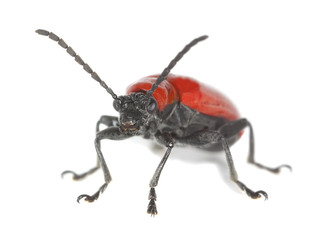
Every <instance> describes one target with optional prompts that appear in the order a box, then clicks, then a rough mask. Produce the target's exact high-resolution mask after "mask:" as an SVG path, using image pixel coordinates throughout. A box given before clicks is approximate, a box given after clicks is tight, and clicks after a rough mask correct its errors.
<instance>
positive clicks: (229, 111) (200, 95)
mask: <svg viewBox="0 0 317 240" xmlns="http://www.w3.org/2000/svg"><path fill="white" fill-rule="evenodd" d="M158 76H159V75H151V76H148V77H145V78H142V79H140V80H139V81H138V82H136V83H134V84H132V85H130V86H129V87H128V89H127V94H129V93H132V92H138V91H148V90H150V88H151V86H152V84H153V83H154V82H155V80H156V79H157V77H158ZM153 97H154V98H155V99H156V101H157V104H158V109H159V110H160V111H162V110H163V109H164V108H165V106H166V105H168V104H171V103H173V102H175V101H180V102H181V103H182V104H184V105H186V106H188V107H190V108H191V109H195V110H197V111H198V112H200V113H204V114H206V115H209V116H214V117H223V118H225V119H227V120H229V121H233V120H236V119H239V118H240V115H239V112H238V110H237V109H236V107H235V106H234V104H233V103H232V102H231V101H230V100H229V99H228V98H227V97H226V96H224V95H223V94H221V93H220V92H218V91H217V90H215V89H213V88H211V87H208V86H206V85H204V84H202V83H199V82H198V81H196V80H194V79H193V78H190V77H184V76H177V75H173V74H169V75H168V76H167V81H163V82H162V83H161V84H160V85H159V87H158V88H157V89H156V90H155V91H154V93H153Z"/></svg>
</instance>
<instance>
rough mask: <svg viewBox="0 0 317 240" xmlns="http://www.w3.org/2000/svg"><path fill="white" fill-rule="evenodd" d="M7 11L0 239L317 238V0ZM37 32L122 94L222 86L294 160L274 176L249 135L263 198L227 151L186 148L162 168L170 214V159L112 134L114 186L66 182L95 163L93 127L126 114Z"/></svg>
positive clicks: (272, 160) (15, 7) (108, 146)
mask: <svg viewBox="0 0 317 240" xmlns="http://www.w3.org/2000/svg"><path fill="white" fill-rule="evenodd" d="M6 2H7V3H4V2H2V3H1V6H0V24H1V39H0V43H1V44H0V50H1V55H0V66H1V71H0V84H1V85H0V104H1V105H0V106H1V118H0V119H1V120H0V121H1V122H0V123H1V124H0V146H1V149H0V163H1V167H0V171H1V174H0V221H1V225H0V226H1V230H0V238H1V239H22V238H23V239H143V238H147V239H232V238H235V239H242V238H243V239H287V238H290V237H292V238H293V239H316V235H317V234H316V231H315V226H316V223H315V216H316V214H317V211H316V201H317V197H316V177H315V176H316V174H315V173H316V165H317V164H316V162H317V154H316V151H315V149H316V147H315V141H316V132H317V130H316V129H317V127H316V120H317V118H316V107H315V103H316V100H317V97H316V95H315V94H316V86H315V83H316V80H317V79H316V78H317V72H316V66H317V33H316V31H317V30H316V29H317V28H316V25H317V14H316V12H317V8H316V6H315V5H314V1H276V0H274V1H270V0H268V1H201V0H196V1H184V0H183V1H165V0H160V1H57V0H56V1H32V0H29V1H10V3H8V2H9V1H6ZM37 28H44V29H47V30H50V31H53V32H54V33H56V34H57V35H59V36H60V37H63V38H64V40H65V41H66V42H67V43H68V44H69V45H71V46H72V47H73V48H74V50H75V51H77V52H78V53H79V54H80V56H81V57H82V58H83V59H84V60H85V61H86V62H88V63H89V64H90V66H91V67H92V68H93V69H94V70H95V71H97V72H98V74H99V75H100V76H101V77H102V78H103V79H104V80H105V81H106V83H107V84H108V85H109V86H111V87H112V89H113V90H114V91H115V92H116V93H117V94H119V95H121V94H124V93H125V89H126V86H128V85H129V84H131V83H132V82H134V81H136V80H138V79H139V78H141V77H144V76H146V75H149V74H154V73H160V72H161V71H162V70H163V68H164V67H166V66H167V64H168V63H169V61H170V60H171V59H172V58H173V57H174V56H175V55H176V53H177V52H178V51H180V50H181V49H182V48H183V46H184V45H185V44H187V43H188V42H189V41H191V40H192V39H193V38H195V37H198V36H200V35H203V34H208V35H209V39H208V40H206V41H204V42H202V43H199V44H198V45H197V46H195V47H194V48H193V49H192V50H191V51H190V52H189V53H188V54H187V55H186V56H185V57H184V58H183V59H182V60H181V62H179V64H177V66H176V67H175V69H174V70H173V71H172V72H173V73H175V74H182V75H188V76H192V77H195V78H196V79H198V80H200V81H201V82H204V83H206V84H209V85H212V86H214V87H216V88H218V89H219V90H221V91H222V92H223V93H225V94H226V95H227V96H229V97H230V98H231V99H232V100H233V101H234V102H235V104H236V105H237V106H238V108H239V110H240V112H241V115H242V116H244V117H247V118H248V119H249V120H250V121H251V122H252V123H253V127H254V131H255V138H256V159H257V161H259V162H262V163H265V164H267V165H269V166H277V165H279V164H283V163H287V164H290V165H292V166H293V172H292V173H290V172H289V171H287V170H285V171H283V172H282V173H281V174H280V175H273V174H271V173H268V172H266V171H263V170H260V169H257V168H255V167H253V166H250V165H248V164H247V163H246V156H247V151H248V150H247V149H248V131H247V130H246V132H245V134H244V135H243V137H242V139H241V140H240V141H239V142H238V143H237V144H235V145H234V146H233V147H232V148H231V150H232V154H233V158H234V161H235V164H236V168H237V171H238V173H239V177H240V180H241V181H243V182H245V183H246V184H247V185H248V186H249V187H250V188H251V189H254V190H265V191H267V193H268V194H269V200H268V201H264V200H263V199H259V200H251V199H249V198H248V197H247V196H246V195H245V193H243V192H241V191H240V190H239V189H238V188H237V186H236V185H235V184H233V183H232V182H230V180H229V176H228V171H227V166H226V163H225V159H224V155H223V154H212V153H206V152H200V151H198V150H195V149H182V148H180V149H175V150H173V152H172V154H171V157H170V159H169V160H168V162H167V164H166V166H165V169H164V170H163V173H162V175H161V180H160V182H159V186H158V187H157V194H158V200H157V205H158V211H159V215H158V216H156V217H155V218H151V217H150V216H149V215H147V214H146V207H147V204H148V200H147V195H148V191H149V187H148V183H149V180H150V178H151V176H152V174H153V173H154V170H155V168H156V166H157V164H158V163H159V161H160V159H161V157H162V156H163V154H164V150H162V149H156V148H155V147H154V146H153V145H152V144H151V143H150V142H148V141H145V140H143V139H141V138H134V139H130V140H126V141H121V142H115V141H113V142H112V141H104V142H103V143H102V149H103V153H104V155H105V158H106V160H107V163H108V166H109V168H110V171H111V173H112V177H113V181H112V182H111V184H110V185H109V187H108V189H107V190H106V192H105V193H104V194H103V195H102V196H101V197H100V199H99V200H98V201H97V202H95V203H93V204H88V203H85V202H82V203H81V204H77V203H76V201H75V200H76V197H77V196H78V195H79V194H82V193H87V194H92V193H93V192H94V191H96V190H97V188H98V187H99V186H100V185H101V183H102V180H103V178H102V174H101V172H98V173H96V174H95V175H94V176H91V177H89V178H87V179H86V180H84V181H80V182H73V181H72V180H71V179H70V178H69V177H66V178H65V179H64V180H62V179H61V178H60V175H59V174H60V173H61V172H62V171H63V170H66V169H72V170H76V171H79V172H81V171H84V170H86V169H88V168H90V167H92V166H93V165H94V164H95V161H96V156H95V155H96V153H95V149H94V145H93V141H94V129H95V123H96V121H97V120H98V118H99V116H100V115H102V114H109V115H115V114H116V113H115V111H114V110H113V109H112V100H111V97H110V95H108V94H107V92H106V91H105V90H104V89H103V88H101V87H100V86H99V85H98V84H97V83H96V82H95V81H94V80H92V79H91V78H90V77H89V75H88V74H86V73H85V72H84V71H83V70H82V69H81V67H80V66H79V65H78V64H77V63H75V62H74V61H73V60H72V59H71V58H70V57H69V56H68V54H66V53H65V51H64V50H63V49H62V48H60V47H59V46H58V45H57V44H56V43H54V42H53V41H51V40H49V39H48V38H46V37H42V36H39V35H37V34H35V32H34V31H35V30H36V29H37Z"/></svg>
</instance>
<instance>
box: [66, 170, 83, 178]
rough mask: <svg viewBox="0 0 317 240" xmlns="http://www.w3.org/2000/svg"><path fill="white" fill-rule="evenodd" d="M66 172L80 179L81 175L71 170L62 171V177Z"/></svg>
mask: <svg viewBox="0 0 317 240" xmlns="http://www.w3.org/2000/svg"><path fill="white" fill-rule="evenodd" d="M66 174H72V175H73V177H72V178H73V180H78V179H80V177H79V175H78V174H77V173H75V172H73V171H69V170H67V171H64V172H62V173H61V177H62V178H64V176H65V175H66Z"/></svg>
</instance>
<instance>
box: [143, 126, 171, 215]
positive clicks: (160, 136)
mask: <svg viewBox="0 0 317 240" xmlns="http://www.w3.org/2000/svg"><path fill="white" fill-rule="evenodd" d="M155 138H156V139H157V140H158V141H159V142H161V143H162V144H164V145H165V146H166V147H167V150H166V152H165V154H164V156H163V158H162V160H161V162H160V163H159V165H158V166H157V168H156V170H155V173H154V175H153V177H152V179H151V181H150V193H149V200H150V202H149V205H148V207H147V213H148V214H151V215H152V216H153V215H156V214H157V208H156V203H155V201H156V192H155V187H156V186H157V184H158V181H159V179H160V176H161V172H162V170H163V167H164V165H165V163H166V161H167V159H168V156H169V155H170V153H171V151H172V148H173V147H174V139H173V138H172V137H171V135H170V134H168V133H161V132H158V133H157V134H156V135H155Z"/></svg>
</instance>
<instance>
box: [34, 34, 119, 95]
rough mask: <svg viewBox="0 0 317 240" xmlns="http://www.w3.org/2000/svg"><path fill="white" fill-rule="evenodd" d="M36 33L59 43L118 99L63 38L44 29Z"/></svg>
mask: <svg viewBox="0 0 317 240" xmlns="http://www.w3.org/2000/svg"><path fill="white" fill-rule="evenodd" d="M35 32H36V33H38V34H40V35H43V36H48V37H49V38H50V39H52V40H54V41H56V42H57V43H58V45H60V46H61V47H62V48H64V49H66V52H67V53H68V54H69V55H70V56H72V57H74V58H75V61H76V62H77V63H79V64H80V65H81V66H83V68H84V70H85V71H86V72H87V73H89V74H90V76H91V77H92V78H93V79H95V80H96V81H97V82H99V83H100V85H101V86H102V87H103V88H105V89H106V90H107V92H108V93H109V94H110V95H111V96H112V97H113V98H114V99H117V98H118V97H117V95H116V94H115V93H114V92H113V91H112V89H111V88H110V87H108V86H107V84H106V83H105V82H104V81H102V80H101V79H100V77H99V76H98V74H97V73H96V72H94V71H93V70H92V69H91V68H90V66H89V65H88V64H87V63H85V62H84V61H83V60H82V59H81V57H80V56H79V55H77V54H76V52H75V51H74V50H73V49H72V48H71V47H70V46H68V45H67V44H66V43H65V41H64V40H63V39H61V38H59V37H58V36H57V35H56V34H54V33H52V32H49V31H46V30H42V29H38V30H36V31H35Z"/></svg>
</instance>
